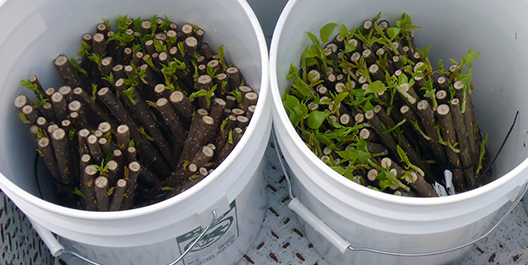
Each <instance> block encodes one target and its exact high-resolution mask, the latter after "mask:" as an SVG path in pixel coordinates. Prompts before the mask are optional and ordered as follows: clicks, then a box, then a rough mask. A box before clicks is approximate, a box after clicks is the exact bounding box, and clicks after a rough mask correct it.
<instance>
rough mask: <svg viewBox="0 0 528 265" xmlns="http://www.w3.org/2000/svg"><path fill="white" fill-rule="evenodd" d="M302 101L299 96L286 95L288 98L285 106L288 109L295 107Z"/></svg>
mask: <svg viewBox="0 0 528 265" xmlns="http://www.w3.org/2000/svg"><path fill="white" fill-rule="evenodd" d="M300 103H301V102H300V101H299V99H298V98H296V97H294V96H292V95H286V99H285V100H284V106H286V108H288V109H293V108H294V107H295V106H297V105H299V104H300Z"/></svg>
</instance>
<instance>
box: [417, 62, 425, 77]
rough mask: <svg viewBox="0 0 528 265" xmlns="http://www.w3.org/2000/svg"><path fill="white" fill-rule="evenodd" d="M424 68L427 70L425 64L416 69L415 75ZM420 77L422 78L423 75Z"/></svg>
mask: <svg viewBox="0 0 528 265" xmlns="http://www.w3.org/2000/svg"><path fill="white" fill-rule="evenodd" d="M426 68H427V64H422V65H420V66H418V67H416V69H415V72H416V73H418V72H423V71H424V70H425V69H426ZM421 77H422V78H423V75H422V76H421Z"/></svg>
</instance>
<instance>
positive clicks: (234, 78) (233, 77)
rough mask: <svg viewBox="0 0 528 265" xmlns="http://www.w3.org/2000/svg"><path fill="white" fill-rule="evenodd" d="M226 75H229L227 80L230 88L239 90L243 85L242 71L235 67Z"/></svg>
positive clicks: (229, 69) (228, 69) (227, 71)
mask: <svg viewBox="0 0 528 265" xmlns="http://www.w3.org/2000/svg"><path fill="white" fill-rule="evenodd" d="M226 75H227V80H228V83H229V88H230V89H231V90H234V89H237V88H238V87H239V86H240V84H241V83H242V77H241V74H240V70H239V69H238V68H236V67H234V66H232V67H229V68H227V69H226ZM229 92H231V91H227V93H229Z"/></svg>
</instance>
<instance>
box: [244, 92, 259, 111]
mask: <svg viewBox="0 0 528 265" xmlns="http://www.w3.org/2000/svg"><path fill="white" fill-rule="evenodd" d="M257 100H258V94H257V93H255V92H248V93H246V95H245V96H244V100H243V103H242V110H244V111H246V112H247V110H248V107H249V106H251V105H256V104H257Z"/></svg>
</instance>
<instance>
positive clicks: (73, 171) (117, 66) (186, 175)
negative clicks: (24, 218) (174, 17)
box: [14, 16, 258, 211]
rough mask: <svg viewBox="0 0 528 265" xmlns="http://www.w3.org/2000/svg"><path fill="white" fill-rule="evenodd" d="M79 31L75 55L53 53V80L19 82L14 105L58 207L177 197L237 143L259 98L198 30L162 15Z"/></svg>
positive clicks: (122, 205)
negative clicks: (23, 90) (24, 90)
mask: <svg viewBox="0 0 528 265" xmlns="http://www.w3.org/2000/svg"><path fill="white" fill-rule="evenodd" d="M116 22H117V27H116V29H115V30H112V29H111V27H110V23H109V21H108V20H103V23H99V24H97V26H96V32H95V33H94V34H91V33H86V34H84V35H82V38H81V43H82V47H81V50H80V52H79V53H78V56H80V58H79V59H74V58H71V59H69V58H68V57H67V56H65V55H62V54H61V55H59V56H57V57H56V59H55V60H54V62H53V63H54V66H55V68H56V70H57V72H58V74H59V75H60V78H61V80H62V83H63V84H62V86H60V87H58V88H53V87H49V88H45V87H44V86H43V85H42V84H41V83H40V82H39V80H38V78H37V77H36V76H30V77H29V79H28V80H22V82H21V85H23V86H26V87H28V88H30V89H31V90H32V91H34V93H35V94H36V99H34V100H31V99H29V98H28V97H27V96H26V95H19V96H18V97H17V98H16V99H15V101H14V104H15V106H16V107H17V108H18V109H19V110H20V112H21V113H20V118H21V119H22V121H23V122H24V123H27V124H29V125H30V132H31V134H32V135H33V136H34V137H35V139H36V142H37V145H38V152H39V153H40V155H41V156H42V158H43V161H44V162H45V164H46V165H47V167H48V169H49V171H50V174H51V176H52V178H53V180H54V181H53V182H54V184H55V186H56V188H57V199H58V200H57V201H58V203H59V204H61V205H65V206H69V207H73V208H79V209H86V210H90V211H107V210H110V211H115V210H123V209H131V208H134V207H138V206H142V205H147V204H151V203H154V202H157V201H160V200H163V199H165V198H169V197H171V196H174V195H177V194H179V193H181V192H183V191H185V190H187V189H189V188H190V187H191V186H193V185H194V184H196V183H197V182H198V181H200V180H202V179H203V178H204V177H206V176H207V175H208V174H210V173H211V172H212V171H213V170H214V169H215V168H216V167H217V166H218V165H219V164H220V163H222V161H224V159H225V158H226V157H227V156H228V154H229V153H230V151H231V150H232V149H233V148H234V146H235V145H236V144H237V142H238V141H239V139H240V138H241V137H242V135H243V133H244V131H245V129H246V126H247V125H248V123H249V121H250V119H251V116H252V114H253V113H254V111H255V106H256V103H257V99H258V95H257V94H256V93H255V92H254V91H253V89H252V88H250V87H248V86H246V85H245V84H244V80H243V77H242V74H241V72H240V70H239V69H238V68H237V67H235V66H232V65H228V64H227V62H226V61H225V60H224V50H223V47H222V46H220V47H219V48H218V53H217V54H214V53H213V50H212V48H211V47H210V46H209V45H208V44H207V43H205V42H204V41H203V40H204V39H203V38H204V34H205V31H204V30H203V29H201V28H200V27H198V26H195V25H191V24H183V25H181V26H178V25H177V24H176V23H174V22H171V21H170V20H169V19H168V18H167V17H165V18H160V17H158V16H154V17H152V19H149V20H141V19H140V18H137V19H132V18H129V17H127V16H124V17H121V16H120V17H119V18H118V19H117V20H116Z"/></svg>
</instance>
